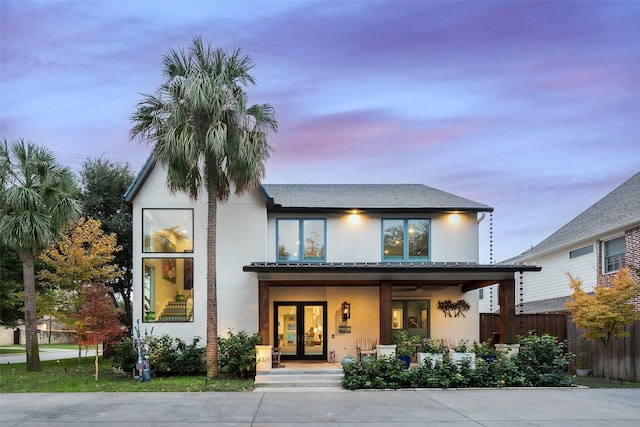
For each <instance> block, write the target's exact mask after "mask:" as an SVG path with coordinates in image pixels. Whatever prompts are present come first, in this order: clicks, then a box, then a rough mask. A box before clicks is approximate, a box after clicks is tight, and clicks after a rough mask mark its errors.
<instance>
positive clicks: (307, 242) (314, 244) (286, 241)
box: [276, 219, 326, 262]
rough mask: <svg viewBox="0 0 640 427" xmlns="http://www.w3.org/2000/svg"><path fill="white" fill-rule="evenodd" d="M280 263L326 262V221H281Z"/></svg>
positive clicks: (279, 223) (279, 221) (279, 231)
mask: <svg viewBox="0 0 640 427" xmlns="http://www.w3.org/2000/svg"><path fill="white" fill-rule="evenodd" d="M276 228H277V231H276V232H277V234H278V238H277V245H278V246H277V249H278V255H277V257H278V258H277V259H278V261H306V262H310V261H324V260H325V236H326V222H325V220H324V219H279V220H278V221H277V225H276Z"/></svg>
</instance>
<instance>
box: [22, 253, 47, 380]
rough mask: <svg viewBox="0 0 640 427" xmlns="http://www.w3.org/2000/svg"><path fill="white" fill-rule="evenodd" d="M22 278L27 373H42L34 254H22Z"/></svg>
mask: <svg viewBox="0 0 640 427" xmlns="http://www.w3.org/2000/svg"><path fill="white" fill-rule="evenodd" d="M20 258H21V259H22V277H23V279H24V322H25V337H26V346H27V348H26V349H27V371H41V370H42V368H41V367H40V351H39V349H38V321H37V318H36V279H35V272H34V265H33V252H31V251H28V252H22V253H21V254H20Z"/></svg>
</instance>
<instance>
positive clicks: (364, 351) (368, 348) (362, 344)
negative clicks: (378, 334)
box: [356, 338, 378, 360]
mask: <svg viewBox="0 0 640 427" xmlns="http://www.w3.org/2000/svg"><path fill="white" fill-rule="evenodd" d="M377 345H378V341H377V340H371V339H369V338H360V339H358V340H357V341H356V350H357V352H358V360H362V356H370V355H373V357H376V355H377V353H378V352H377V350H376V346H377Z"/></svg>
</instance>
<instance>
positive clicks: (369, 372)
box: [342, 356, 411, 390]
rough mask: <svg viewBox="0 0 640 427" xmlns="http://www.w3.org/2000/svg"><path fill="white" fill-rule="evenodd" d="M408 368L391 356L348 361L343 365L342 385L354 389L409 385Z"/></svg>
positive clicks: (389, 387)
mask: <svg viewBox="0 0 640 427" xmlns="http://www.w3.org/2000/svg"><path fill="white" fill-rule="evenodd" d="M409 372H410V371H409V370H407V369H405V368H404V365H403V363H402V362H401V361H400V360H398V359H396V358H392V357H385V356H380V357H379V358H378V359H376V360H367V361H364V362H354V363H349V364H347V365H345V366H344V377H343V378H342V385H343V387H345V388H347V389H349V390H356V389H394V390H395V389H398V388H402V387H409V386H410V384H411V382H410V376H409Z"/></svg>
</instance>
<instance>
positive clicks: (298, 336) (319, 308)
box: [273, 302, 327, 360]
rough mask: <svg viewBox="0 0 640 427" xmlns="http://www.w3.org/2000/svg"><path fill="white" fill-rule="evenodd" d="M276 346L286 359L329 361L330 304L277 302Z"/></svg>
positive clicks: (275, 316) (275, 315)
mask: <svg viewBox="0 0 640 427" xmlns="http://www.w3.org/2000/svg"><path fill="white" fill-rule="evenodd" d="M273 308H274V310H273V312H274V318H275V321H274V331H273V332H274V339H273V342H274V347H279V348H280V355H281V358H282V359H285V360H286V359H289V360H326V359H327V340H326V336H325V325H326V324H327V303H326V302H275V303H274V307H273Z"/></svg>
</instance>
